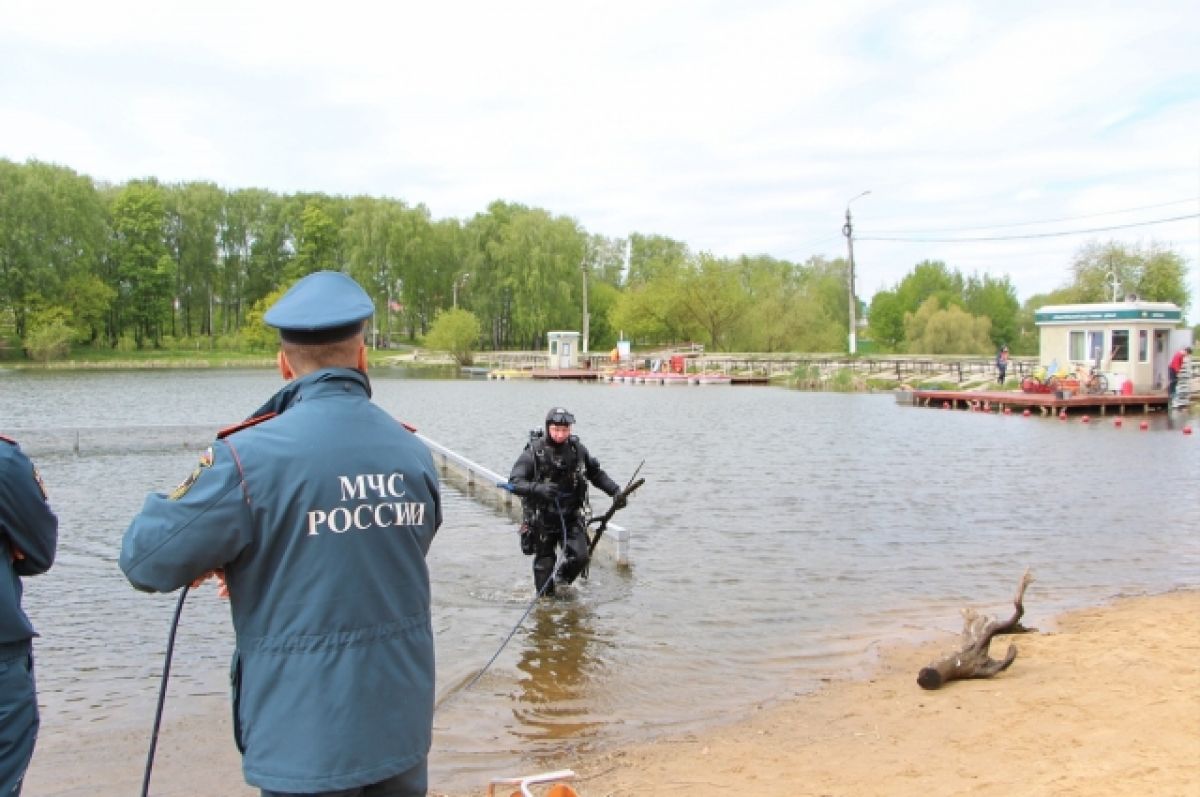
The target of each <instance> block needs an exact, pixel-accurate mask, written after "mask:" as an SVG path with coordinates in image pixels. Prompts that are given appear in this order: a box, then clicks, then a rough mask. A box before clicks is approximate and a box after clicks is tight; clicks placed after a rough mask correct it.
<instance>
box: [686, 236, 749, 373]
mask: <svg viewBox="0 0 1200 797" xmlns="http://www.w3.org/2000/svg"><path fill="white" fill-rule="evenodd" d="M681 301H682V303H683V309H684V312H685V314H686V315H687V316H688V317H689V318H690V319H691V320H692V321H693V322H694V323H695V324H696V325H697V326H698V327H699V328H700V329H702V330H704V332H705V334H706V336H707V338H708V340H707V345H708V346H709V347H710V348H712V349H715V350H716V351H727V350H728V347H727V340H726V338H727V337H728V335H729V333H730V332H731V331H732V330H733V326H734V322H735V321H737V319H738V318H739V317H740V316H741V315H742V313H743V312H745V308H746V304H747V296H746V292H745V290H744V289H743V287H742V284H741V279H740V274H739V272H738V269H737V268H736V266H735V265H734V264H733V263H731V262H729V261H728V260H719V259H717V258H715V257H713V256H712V255H710V254H707V253H704V254H701V255H700V258H699V263H698V264H697V267H696V268H695V269H693V270H690V271H688V272H686V274H685V276H684V278H683V295H682V297H681Z"/></svg>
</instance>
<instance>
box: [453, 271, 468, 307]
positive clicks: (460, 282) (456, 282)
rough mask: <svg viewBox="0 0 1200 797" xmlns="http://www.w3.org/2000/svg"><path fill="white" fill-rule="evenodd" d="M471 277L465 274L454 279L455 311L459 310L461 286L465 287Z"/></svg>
mask: <svg viewBox="0 0 1200 797" xmlns="http://www.w3.org/2000/svg"><path fill="white" fill-rule="evenodd" d="M469 276H471V275H470V274H466V273H464V274H463V275H462V276H461V277H455V278H454V287H453V293H454V299H453V301H454V309H455V310H457V309H458V289H459V287H460V286H461V285H463V284H464V283H465V282H466V281H467V277H469Z"/></svg>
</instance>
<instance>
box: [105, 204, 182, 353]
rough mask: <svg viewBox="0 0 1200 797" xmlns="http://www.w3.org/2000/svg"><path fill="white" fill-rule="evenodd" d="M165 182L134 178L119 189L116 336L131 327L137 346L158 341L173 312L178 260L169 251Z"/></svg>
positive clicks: (115, 230)
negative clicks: (176, 263) (166, 231)
mask: <svg viewBox="0 0 1200 797" xmlns="http://www.w3.org/2000/svg"><path fill="white" fill-rule="evenodd" d="M165 223H166V217H165V207H164V197H163V191H162V188H161V187H160V186H159V185H158V184H157V183H156V182H153V181H133V182H130V183H128V184H126V185H125V187H124V188H122V189H120V190H119V191H118V192H117V193H116V195H115V197H114V199H113V208H112V224H113V237H114V240H113V244H112V247H111V252H112V255H111V257H112V261H113V264H114V267H115V278H116V279H115V281H116V290H117V301H116V316H117V317H116V319H115V321H114V324H113V342H114V343H115V342H116V340H117V339H118V338H119V337H120V336H121V335H122V334H123V333H124V332H125V331H126V330H129V329H132V332H133V336H134V340H135V342H136V344H137V347H138V348H143V347H144V346H145V345H146V344H147V343H148V342H150V343H154V342H157V341H158V339H159V338H160V337H161V335H162V332H163V323H164V321H165V320H166V319H168V318H170V315H171V312H172V301H171V299H172V294H173V288H174V286H175V274H174V272H175V263H174V261H173V260H172V259H171V257H170V256H169V255H168V254H167V247H166V243H165V236H164V234H163V233H164V226H165Z"/></svg>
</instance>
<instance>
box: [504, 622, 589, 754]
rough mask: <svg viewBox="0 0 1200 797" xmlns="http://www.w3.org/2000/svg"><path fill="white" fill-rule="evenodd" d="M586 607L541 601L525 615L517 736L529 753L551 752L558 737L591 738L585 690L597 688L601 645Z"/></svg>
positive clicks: (516, 714)
mask: <svg viewBox="0 0 1200 797" xmlns="http://www.w3.org/2000/svg"><path fill="white" fill-rule="evenodd" d="M588 615H589V609H588V608H587V606H585V605H581V604H579V603H576V602H573V601H572V602H564V601H561V600H555V601H542V602H540V604H539V605H538V607H537V608H535V609H534V611H533V613H532V614H531V615H530V617H529V622H528V623H527V625H528V626H529V628H528V631H527V633H526V635H525V638H524V640H523V642H524V646H523V648H522V650H521V658H520V660H519V661H518V662H517V664H516V667H517V670H518V671H519V672H520V673H521V675H520V676H518V678H517V686H518V687H519V691H518V692H517V701H518V705H517V706H516V708H514V710H513V714H514V716H515V717H516V719H517V720H518V723H519V728H520V729H519V730H518V731H517V733H516V736H517V737H518V738H520V739H522V740H523V741H524V742H525V743H526V744H529V745H531V749H533V750H538V751H549V752H553V751H554V747H553V745H546V744H539V743H541V742H555V741H557V740H559V739H564V738H565V739H573V740H574V742H576V743H578V742H579V741H581V740H583V739H586V738H588V737H590V736H593V735H595V733H596V728H597V727H598V726H599V725H600V723H599V722H598V721H597V720H596V718H595V717H593V716H592V713H591V711H590V709H589V706H590V704H591V700H590V695H589V692H591V691H595V690H596V689H597V688H600V686H601V684H600V683H599V681H600V679H599V678H598V677H597V676H598V675H599V674H600V673H599V670H600V656H601V651H600V650H599V649H598V648H600V647H602V646H604V645H605V642H604V641H603V640H601V639H599V638H598V637H597V635H596V631H595V629H594V627H593V626H592V624H591V622H590V621H589V617H588Z"/></svg>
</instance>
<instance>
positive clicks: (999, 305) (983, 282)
mask: <svg viewBox="0 0 1200 797" xmlns="http://www.w3.org/2000/svg"><path fill="white" fill-rule="evenodd" d="M963 299H964V304H965V305H966V310H967V312H968V313H970V314H971V315H974V316H984V317H986V318H989V319H991V322H992V325H991V335H992V347H993V348H995V349H999V348H1000V347H1001V346H1004V345H1007V346H1009V349H1010V351H1011V350H1012V345H1013V343H1014V341H1016V339H1017V337H1018V329H1017V315H1018V313H1019V312H1020V310H1021V303H1020V302H1019V301H1018V300H1017V291H1016V289H1015V288H1013V286H1012V283H1011V282H1009V279H1008V275H1005V276H1004V277H1001V278H999V279H997V278H995V277H992V276H990V275H988V274H984V275H983V276H982V277H979V276H972V277H969V278H968V279H967V282H966V285H965V286H964V288H963Z"/></svg>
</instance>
